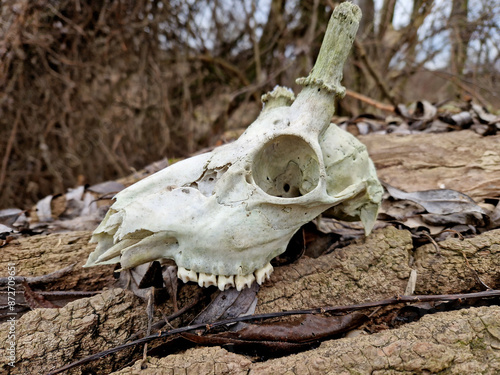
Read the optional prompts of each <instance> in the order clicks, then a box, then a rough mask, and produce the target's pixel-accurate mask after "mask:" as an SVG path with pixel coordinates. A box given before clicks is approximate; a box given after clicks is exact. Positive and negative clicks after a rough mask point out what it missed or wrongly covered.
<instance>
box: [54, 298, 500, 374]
mask: <svg viewBox="0 0 500 375" xmlns="http://www.w3.org/2000/svg"><path fill="white" fill-rule="evenodd" d="M499 296H500V290H488V291H484V292H477V293H465V294H443V295H430V296H428V295H420V296H402V295H398V296H396V297H394V298H389V299H385V300H381V301H373V302H367V303H361V304H356V305H350V306H327V307H318V308H314V309H308V310H289V311H281V312H275V313H266V314H256V315H247V316H240V317H237V318H231V319H223V320H219V321H216V322H213V323H210V324H207V323H200V324H193V325H190V326H186V327H180V328H175V329H170V330H167V331H164V332H160V333H159V334H158V335H152V336H147V337H144V338H142V339H139V340H136V341H132V342H129V343H127V344H124V345H120V346H117V347H115V348H112V349H108V350H105V351H102V352H100V353H97V354H93V355H91V356H88V357H85V358H82V359H81V360H79V361H76V362H73V363H70V364H68V365H66V366H63V367H60V368H58V369H56V370H53V371H51V372H49V373H48V374H47V375H56V374H60V373H61V372H63V371H66V370H69V369H72V368H75V367H78V366H81V365H84V364H87V363H90V362H92V361H94V360H96V359H99V358H104V357H106V356H107V355H109V354H113V353H116V352H119V351H121V350H124V349H127V348H130V347H132V346H135V345H141V344H145V343H147V342H151V341H153V340H156V339H158V338H162V337H168V336H172V335H176V334H179V333H184V332H189V331H193V330H197V329H204V330H205V332H207V331H209V330H211V329H213V328H216V327H220V326H224V325H227V324H231V323H237V322H254V321H260V320H263V319H271V318H277V317H283V316H290V315H306V314H323V313H349V312H353V311H359V310H364V309H369V308H372V307H380V306H388V305H395V304H400V303H416V302H435V301H456V300H460V301H462V300H468V299H478V298H490V297H499Z"/></svg>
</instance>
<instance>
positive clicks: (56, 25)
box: [0, 0, 500, 208]
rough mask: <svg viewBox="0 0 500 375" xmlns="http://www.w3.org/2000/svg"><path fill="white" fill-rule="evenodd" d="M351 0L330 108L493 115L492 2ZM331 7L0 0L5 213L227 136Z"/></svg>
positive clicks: (299, 53)
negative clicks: (337, 94) (348, 47)
mask: <svg viewBox="0 0 500 375" xmlns="http://www.w3.org/2000/svg"><path fill="white" fill-rule="evenodd" d="M354 2H355V3H357V4H358V5H359V6H360V7H361V9H362V11H363V18H362V21H361V24H360V29H359V31H358V34H357V39H356V42H355V45H354V48H353V51H352V53H351V56H350V58H349V61H348V62H347V63H346V66H345V71H344V81H343V84H344V85H345V86H346V87H347V88H348V89H349V91H348V94H347V96H346V98H345V99H344V100H343V101H341V102H340V103H339V104H338V110H337V113H338V114H339V115H343V116H350V117H354V116H357V115H360V114H362V113H366V112H369V113H372V114H374V115H376V116H381V117H382V118H383V116H386V115H388V114H390V113H391V112H392V109H393V108H394V107H396V106H397V105H398V104H400V103H410V102H412V101H415V100H420V99H426V100H428V101H430V102H433V103H443V102H445V101H457V100H458V101H459V102H465V103H467V102H474V103H476V104H479V105H481V106H483V107H484V108H486V109H487V110H489V111H490V112H493V113H497V114H498V110H499V109H500V90H499V89H498V87H499V85H500V3H499V2H498V1H497V0H449V1H445V0H358V1H354ZM337 4H338V2H335V1H332V0H312V1H300V0H259V1H250V0H236V1H225V0H188V1H177V0H173V1H158V0H137V1H127V0H121V1H120V0H108V1H102V2H95V1H89V0H66V1H41V0H40V1H28V0H5V1H2V4H1V5H0V7H1V8H0V11H1V25H0V163H1V164H0V208H6V207H19V208H28V207H29V206H30V205H31V204H33V203H34V202H37V201H38V200H39V199H41V198H42V197H44V196H46V195H49V194H57V193H64V192H65V191H66V189H68V188H72V187H76V186H78V185H82V184H93V183H98V182H102V181H106V180H112V179H116V178H119V177H122V176H125V175H127V174H130V173H131V172H133V171H134V170H137V169H140V168H142V167H144V166H145V165H147V164H149V163H151V162H154V161H157V160H160V159H163V158H165V157H167V158H169V159H172V158H183V157H186V156H188V155H191V154H193V153H194V152H197V151H199V150H202V149H206V148H208V147H213V146H214V145H217V144H220V143H222V142H226V141H229V140H231V139H232V138H233V135H232V134H233V133H234V134H235V135H234V137H236V134H238V132H239V131H240V130H241V129H243V128H245V127H246V126H248V125H249V124H250V123H251V122H253V120H254V119H255V118H256V116H257V115H258V113H259V111H260V109H261V103H260V96H261V94H263V93H265V92H266V91H269V90H271V89H272V88H273V87H274V86H275V85H277V84H279V85H284V86H287V87H290V88H292V89H294V91H295V92H296V93H297V92H298V91H299V90H300V88H299V87H298V86H297V85H296V84H295V78H297V77H302V76H306V75H307V74H308V72H309V70H310V69H311V67H312V66H313V64H314V59H315V57H316V56H317V53H318V51H319V47H320V45H321V41H322V37H323V35H324V32H325V30H326V26H327V22H328V20H329V18H330V15H331V12H332V9H333V8H334V7H335V6H336V5H337ZM370 99H371V100H375V101H376V103H384V105H385V106H382V107H381V106H378V108H376V107H374V106H373V105H372V104H373V103H372V104H369V101H370ZM450 157H451V156H450Z"/></svg>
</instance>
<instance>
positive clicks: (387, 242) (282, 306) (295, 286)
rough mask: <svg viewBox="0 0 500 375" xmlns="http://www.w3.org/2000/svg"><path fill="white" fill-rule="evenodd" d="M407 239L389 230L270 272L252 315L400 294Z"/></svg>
mask: <svg viewBox="0 0 500 375" xmlns="http://www.w3.org/2000/svg"><path fill="white" fill-rule="evenodd" d="M411 250H412V242H411V236H410V233H409V232H408V231H400V230H397V229H395V228H393V227H388V228H385V229H383V230H379V231H375V232H374V233H373V234H372V235H370V236H369V237H368V238H366V239H364V240H361V241H359V242H358V243H356V244H353V245H350V246H347V247H345V248H343V249H337V250H335V251H334V252H333V253H331V254H327V255H324V256H321V257H319V258H317V259H312V258H301V259H299V260H298V261H297V262H295V263H293V264H291V265H289V266H286V267H279V268H276V270H275V271H274V273H273V274H272V275H271V282H269V283H266V284H264V285H263V287H262V288H261V290H260V291H259V304H258V307H257V312H262V313H264V312H271V311H280V310H292V309H302V308H307V307H313V306H325V305H348V304H352V303H359V302H363V301H373V300H377V299H382V298H387V297H392V296H394V295H396V294H401V293H404V291H405V288H406V284H407V282H408V278H409V276H410V272H411V268H410V267H409V259H410V251H411Z"/></svg>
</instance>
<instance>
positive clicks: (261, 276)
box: [254, 263, 273, 285]
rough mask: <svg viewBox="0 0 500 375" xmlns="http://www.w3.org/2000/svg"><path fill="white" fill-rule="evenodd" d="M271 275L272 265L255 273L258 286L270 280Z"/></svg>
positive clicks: (268, 264) (269, 264)
mask: <svg viewBox="0 0 500 375" xmlns="http://www.w3.org/2000/svg"><path fill="white" fill-rule="evenodd" d="M271 273H273V266H271V263H267V264H266V265H265V266H264V267H262V268H259V269H258V270H257V271H255V272H254V274H255V281H257V284H259V285H262V283H263V282H264V281H266V280H269V278H270V277H271Z"/></svg>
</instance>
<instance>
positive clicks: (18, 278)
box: [0, 263, 76, 286]
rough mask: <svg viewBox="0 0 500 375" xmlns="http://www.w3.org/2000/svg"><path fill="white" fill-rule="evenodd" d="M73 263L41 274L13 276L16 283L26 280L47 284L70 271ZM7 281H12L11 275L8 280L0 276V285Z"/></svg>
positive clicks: (30, 282) (5, 283) (73, 265)
mask: <svg viewBox="0 0 500 375" xmlns="http://www.w3.org/2000/svg"><path fill="white" fill-rule="evenodd" d="M75 265H76V263H73V264H70V265H69V266H67V267H64V268H61V269H60V270H57V271H54V272H51V273H48V274H47V275H42V276H15V277H14V281H15V282H16V283H22V282H23V281H26V282H27V283H28V284H48V283H51V282H53V281H57V280H59V279H60V278H61V277H62V276H65V275H67V274H68V273H70V272H71V271H72V270H73V267H75ZM9 281H12V277H11V278H10V280H9V278H8V277H0V286H3V285H7V284H8V283H9Z"/></svg>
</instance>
